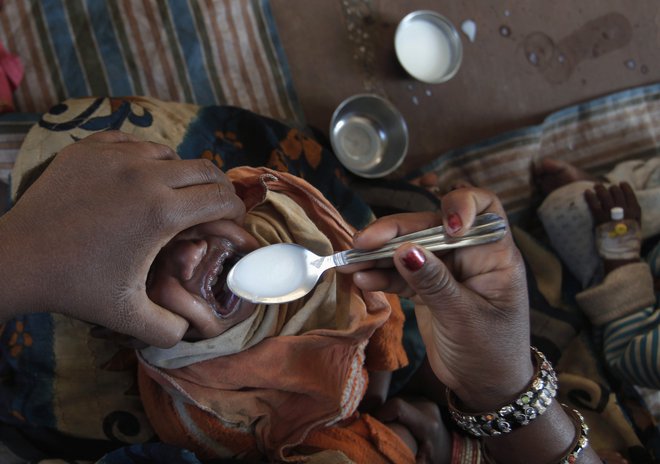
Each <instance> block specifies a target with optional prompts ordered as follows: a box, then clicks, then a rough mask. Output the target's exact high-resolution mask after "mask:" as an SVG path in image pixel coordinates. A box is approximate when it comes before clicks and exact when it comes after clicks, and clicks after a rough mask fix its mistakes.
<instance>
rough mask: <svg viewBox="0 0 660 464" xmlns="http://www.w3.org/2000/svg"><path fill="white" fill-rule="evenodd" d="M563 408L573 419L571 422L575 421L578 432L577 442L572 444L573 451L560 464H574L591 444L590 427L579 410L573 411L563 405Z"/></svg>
mask: <svg viewBox="0 0 660 464" xmlns="http://www.w3.org/2000/svg"><path fill="white" fill-rule="evenodd" d="M562 407H563V408H564V410H565V411H566V413H567V414H568V416H569V417H570V418H571V420H573V422H574V423H575V427H576V429H578V430H577V434H576V436H575V440H573V443H572V444H571V451H570V452H569V453H568V454H567V455H566V457H564V458H563V459H562V460H561V461H559V464H573V463H574V462H576V461H577V458H578V456H579V455H580V453H581V452H582V451H583V450H584V449H585V448H586V447H587V445H588V444H589V437H588V435H589V427H588V426H587V423H586V422H585V421H584V416H582V414H580V413H579V412H578V410H577V409H571V408H569V407H568V406H566V405H565V404H563V403H562Z"/></svg>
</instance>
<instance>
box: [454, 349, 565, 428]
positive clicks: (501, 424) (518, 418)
mask: <svg viewBox="0 0 660 464" xmlns="http://www.w3.org/2000/svg"><path fill="white" fill-rule="evenodd" d="M531 349H532V353H533V354H534V359H535V361H536V363H535V373H534V377H533V378H532V380H531V381H530V383H529V384H528V385H527V387H525V389H524V390H523V393H522V394H521V395H520V396H519V397H518V398H517V399H516V400H515V401H514V402H513V403H510V404H507V405H504V406H502V407H500V408H498V409H497V410H496V411H488V412H478V413H467V412H463V411H461V410H460V409H459V408H458V407H457V406H456V405H457V404H458V403H459V399H458V398H457V397H456V395H455V394H454V392H452V391H451V390H450V389H447V403H448V404H449V413H450V414H451V417H452V419H454V421H455V422H456V424H457V425H458V426H459V427H460V428H462V429H463V430H465V431H466V432H468V433H470V434H471V435H472V436H475V437H493V436H497V435H501V434H503V433H509V432H511V431H513V430H515V429H517V428H519V427H522V426H523V425H527V424H529V423H530V421H532V420H534V419H536V418H537V417H538V416H540V415H541V414H543V413H544V412H545V411H546V410H547V409H548V406H550V403H552V400H553V398H554V397H555V395H556V394H557V375H556V374H555V371H554V370H553V369H552V365H551V364H550V362H549V361H548V360H547V359H546V358H545V356H544V355H543V353H541V352H540V351H539V350H537V349H536V348H534V347H533V346H532V347H531Z"/></svg>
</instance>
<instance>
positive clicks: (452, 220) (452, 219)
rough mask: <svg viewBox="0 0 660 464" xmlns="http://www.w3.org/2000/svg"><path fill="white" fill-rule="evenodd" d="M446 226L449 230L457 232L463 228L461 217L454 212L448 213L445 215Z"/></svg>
mask: <svg viewBox="0 0 660 464" xmlns="http://www.w3.org/2000/svg"><path fill="white" fill-rule="evenodd" d="M447 227H449V231H450V232H457V231H459V230H461V229H462V228H463V221H461V217H460V216H459V215H458V214H456V213H449V215H448V216H447Z"/></svg>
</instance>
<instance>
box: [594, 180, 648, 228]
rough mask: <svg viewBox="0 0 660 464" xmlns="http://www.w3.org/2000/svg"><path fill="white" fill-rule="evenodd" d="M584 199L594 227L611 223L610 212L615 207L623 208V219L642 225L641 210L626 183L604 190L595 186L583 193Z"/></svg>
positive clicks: (633, 193)
mask: <svg viewBox="0 0 660 464" xmlns="http://www.w3.org/2000/svg"><path fill="white" fill-rule="evenodd" d="M584 199H585V200H586V202H587V204H588V205H589V210H590V211H591V215H592V217H593V218H594V225H596V226H598V225H600V224H604V223H606V222H609V221H611V218H610V210H611V209H612V208H614V207H615V206H619V207H621V208H623V217H624V218H625V219H632V220H633V221H637V222H638V223H639V224H641V223H642V209H641V208H640V206H639V203H638V202H637V196H636V195H635V192H634V191H633V189H632V187H631V186H630V184H629V183H628V182H621V184H619V185H612V186H610V188H605V186H604V185H602V184H596V186H595V187H594V190H587V191H586V192H584Z"/></svg>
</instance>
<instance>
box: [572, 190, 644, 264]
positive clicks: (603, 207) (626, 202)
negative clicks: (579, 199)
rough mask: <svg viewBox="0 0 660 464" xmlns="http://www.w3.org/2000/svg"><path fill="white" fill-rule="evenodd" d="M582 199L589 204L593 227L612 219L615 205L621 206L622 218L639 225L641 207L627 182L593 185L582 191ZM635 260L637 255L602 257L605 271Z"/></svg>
mask: <svg viewBox="0 0 660 464" xmlns="http://www.w3.org/2000/svg"><path fill="white" fill-rule="evenodd" d="M584 199H585V200H586V202H587V204H588V205H589V210H590V211H591V216H592V218H593V220H594V227H597V226H599V225H601V224H605V223H607V222H610V221H611V220H612V218H611V210H612V208H614V207H617V206H618V207H620V208H623V217H624V219H630V220H633V221H636V222H637V224H638V225H640V226H641V223H642V209H641V207H640V206H639V203H638V202H637V196H636V195H635V192H634V191H633V189H632V187H631V186H630V184H628V183H627V182H621V184H619V185H612V186H610V187H609V188H606V187H605V186H604V185H602V184H597V185H596V186H594V190H587V191H585V192H584ZM637 261H639V257H638V258H636V259H603V267H604V269H605V273H609V272H611V271H613V270H614V269H617V268H619V267H621V266H625V265H626V264H630V263H634V262H637Z"/></svg>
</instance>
